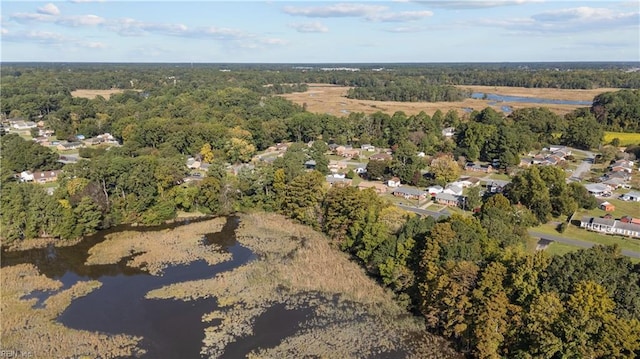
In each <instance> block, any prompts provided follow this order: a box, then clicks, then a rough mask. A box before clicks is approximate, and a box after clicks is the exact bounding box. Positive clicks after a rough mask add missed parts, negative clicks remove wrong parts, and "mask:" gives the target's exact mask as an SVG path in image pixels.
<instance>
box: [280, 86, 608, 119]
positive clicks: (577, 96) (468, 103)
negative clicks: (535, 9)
mask: <svg viewBox="0 0 640 359" xmlns="http://www.w3.org/2000/svg"><path fill="white" fill-rule="evenodd" d="M458 87H459V88H462V89H467V90H469V91H471V92H483V93H492V94H498V95H503V96H518V97H533V98H541V99H550V100H566V101H592V100H593V98H594V97H595V96H597V95H598V94H600V93H603V92H608V91H617V90H618V89H610V88H600V89H592V90H568V89H549V88H524V87H498V86H470V85H462V86H458ZM350 88H351V87H346V86H337V85H329V84H309V89H308V90H307V91H305V92H296V93H290V94H284V95H282V96H283V97H284V98H286V99H288V100H290V101H292V102H294V103H297V104H299V105H305V106H306V108H307V111H309V112H315V113H328V114H331V115H334V116H348V115H349V113H351V112H363V113H367V114H372V113H375V112H378V111H381V112H384V113H388V114H393V113H394V112H396V111H404V112H405V113H406V114H407V115H414V114H418V113H420V111H424V112H425V113H427V114H429V115H433V113H434V112H436V110H440V111H442V112H443V113H446V112H447V111H449V110H456V111H458V112H459V114H460V115H464V114H465V113H468V112H470V111H471V110H478V111H481V110H482V109H484V108H486V107H493V108H494V109H495V110H497V111H502V106H509V107H510V108H511V109H513V110H516V109H520V108H526V107H547V108H549V109H551V110H552V111H553V112H555V113H557V114H559V115H564V114H566V113H569V112H571V111H573V110H575V109H576V108H579V107H586V106H581V105H558V104H537V103H524V102H506V101H504V102H495V101H491V100H484V99H472V98H468V99H464V100H463V101H456V102H399V101H372V100H354V99H348V98H347V97H346V95H347V91H349V89H350Z"/></svg>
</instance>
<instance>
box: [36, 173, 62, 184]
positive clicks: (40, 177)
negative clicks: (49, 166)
mask: <svg viewBox="0 0 640 359" xmlns="http://www.w3.org/2000/svg"><path fill="white" fill-rule="evenodd" d="M61 172H62V171H60V170H55V171H36V172H33V181H34V182H38V183H47V182H55V181H57V180H58V175H59V174H60V173H61Z"/></svg>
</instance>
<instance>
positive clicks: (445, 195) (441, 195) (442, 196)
mask: <svg viewBox="0 0 640 359" xmlns="http://www.w3.org/2000/svg"><path fill="white" fill-rule="evenodd" d="M436 199H443V200H445V201H456V202H457V201H459V200H460V197H459V196H456V195H453V194H449V193H438V194H437V195H436Z"/></svg>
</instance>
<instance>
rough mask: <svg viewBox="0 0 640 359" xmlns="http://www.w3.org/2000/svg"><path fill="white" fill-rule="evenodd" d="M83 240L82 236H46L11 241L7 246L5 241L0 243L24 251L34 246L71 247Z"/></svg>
mask: <svg viewBox="0 0 640 359" xmlns="http://www.w3.org/2000/svg"><path fill="white" fill-rule="evenodd" d="M81 240H82V237H79V238H76V239H68V240H62V239H59V238H53V237H45V238H30V239H24V240H20V241H11V242H9V244H8V245H6V246H5V243H0V245H2V247H3V248H6V250H7V251H9V252H11V251H24V250H28V249H34V248H45V247H48V246H54V247H69V246H73V245H76V244H78V243H79V242H80V241H81Z"/></svg>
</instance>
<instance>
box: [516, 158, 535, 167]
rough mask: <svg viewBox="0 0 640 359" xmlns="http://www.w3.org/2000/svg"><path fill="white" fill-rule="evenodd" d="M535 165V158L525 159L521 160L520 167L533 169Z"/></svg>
mask: <svg viewBox="0 0 640 359" xmlns="http://www.w3.org/2000/svg"><path fill="white" fill-rule="evenodd" d="M532 164H533V158H527V157H523V158H521V159H520V165H519V166H520V167H531V165H532Z"/></svg>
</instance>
